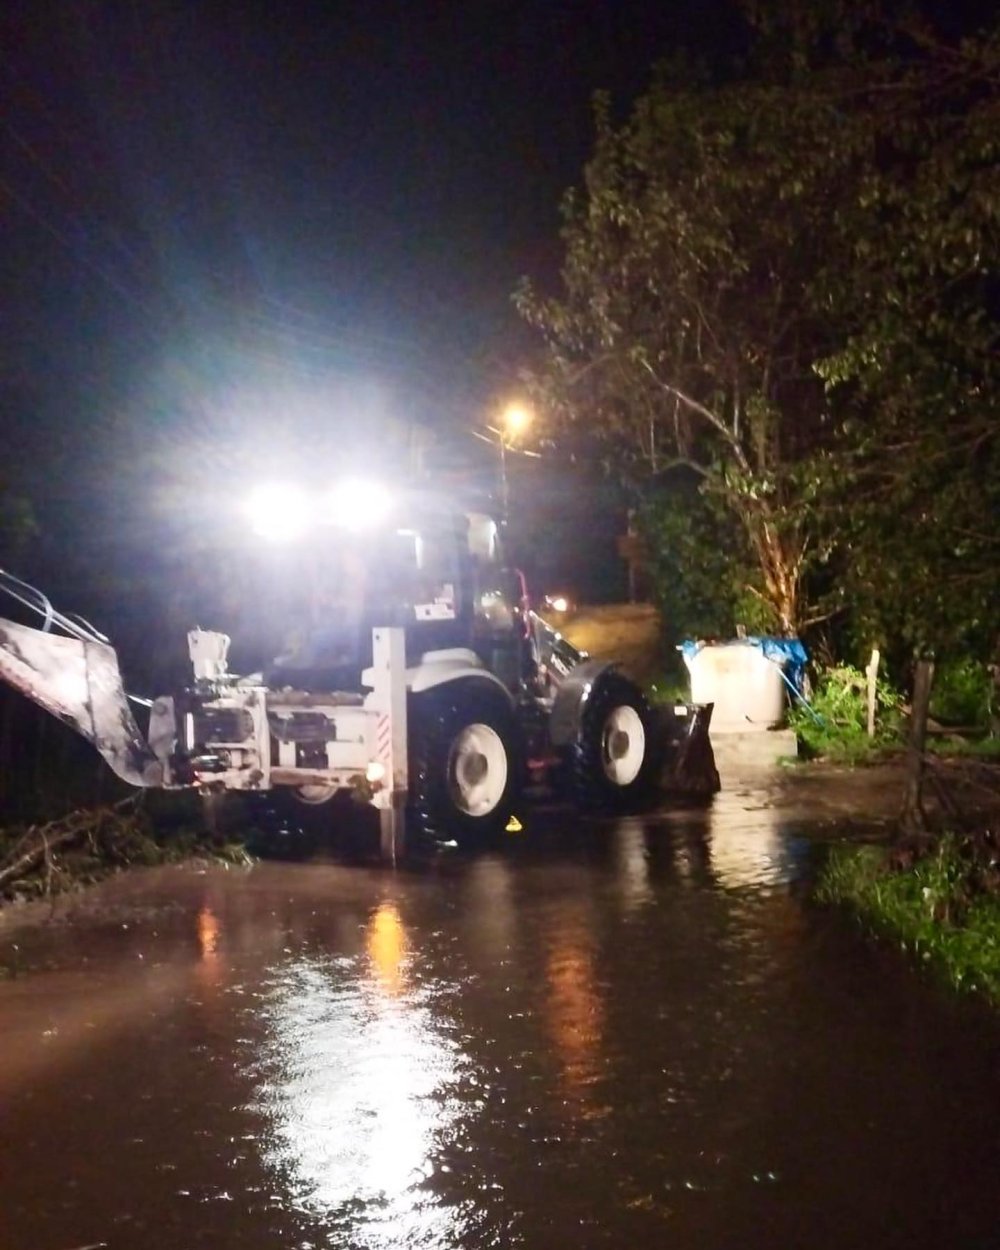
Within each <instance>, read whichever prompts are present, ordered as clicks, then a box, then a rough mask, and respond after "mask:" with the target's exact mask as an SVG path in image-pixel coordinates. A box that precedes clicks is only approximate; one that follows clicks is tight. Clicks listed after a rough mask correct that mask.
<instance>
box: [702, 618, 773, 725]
mask: <svg viewBox="0 0 1000 1250" xmlns="http://www.w3.org/2000/svg"><path fill="white" fill-rule="evenodd" d="M684 662H685V664H686V665H687V667H688V673H689V674H690V677H691V701H692V703H714V704H715V711H714V712H713V713H712V733H713V734H715V733H738V732H739V733H747V732H751V731H753V730H755V729H773V728H774V727H775V726H777V725H780V724H781V723H782V721H783V720H784V718H785V682H784V678H783V677H782V671H781V667H780V665H779V664H778V663H776V662H775V661H774V660H769V659H767V657H766V656H765V655H764V652H763V651H762V649H761V647H760V646H759V645H755V644H754V643H753V642H749V641H744V640H742V639H737V640H734V641H733V642H710V643H704V644H703V645H701V646H700V647H698V648H697V650H691V649H685V651H684Z"/></svg>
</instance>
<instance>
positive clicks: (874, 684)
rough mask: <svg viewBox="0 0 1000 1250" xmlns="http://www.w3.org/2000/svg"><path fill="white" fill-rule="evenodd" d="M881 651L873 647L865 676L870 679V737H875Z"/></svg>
mask: <svg viewBox="0 0 1000 1250" xmlns="http://www.w3.org/2000/svg"><path fill="white" fill-rule="evenodd" d="M879 658H880V657H879V649H878V647H872V658H871V659H870V660H869V661H868V667H867V668H866V669H865V676H866V677H867V678H868V737H869V738H874V737H875V706H876V704H875V696H876V695H877V693H878V662H879Z"/></svg>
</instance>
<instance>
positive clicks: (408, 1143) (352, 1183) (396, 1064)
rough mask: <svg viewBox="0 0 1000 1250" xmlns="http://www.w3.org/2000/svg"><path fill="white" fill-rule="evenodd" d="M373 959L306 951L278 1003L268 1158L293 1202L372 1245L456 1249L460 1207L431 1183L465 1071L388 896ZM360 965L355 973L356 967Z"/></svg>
mask: <svg viewBox="0 0 1000 1250" xmlns="http://www.w3.org/2000/svg"><path fill="white" fill-rule="evenodd" d="M365 938H366V951H365V954H364V956H361V957H359V958H356V959H353V960H340V961H337V962H336V963H335V964H331V962H330V961H328V960H323V959H317V958H307V957H300V958H296V959H295V960H294V961H293V962H291V963H290V964H289V965H287V966H286V967H285V968H284V969H283V970H282V972H281V973H280V976H279V978H278V980H277V981H276V983H275V984H274V986H273V990H272V994H271V996H270V1001H269V1002H268V1004H267V1007H266V1009H265V1014H266V1020H267V1024H268V1027H269V1034H270V1037H269V1042H268V1045H267V1048H266V1053H265V1056H264V1059H263V1062H262V1063H261V1065H260V1092H259V1098H260V1109H261V1110H263V1111H264V1112H265V1114H266V1115H267V1117H268V1119H269V1121H270V1126H271V1135H270V1141H269V1143H268V1145H267V1146H266V1147H265V1158H266V1162H267V1163H268V1164H269V1165H270V1167H272V1168H273V1169H274V1171H275V1173H276V1174H278V1175H279V1176H280V1177H281V1178H282V1183H283V1186H284V1187H285V1188H286V1189H287V1191H288V1193H289V1196H290V1200H291V1204H292V1205H293V1206H294V1207H296V1208H297V1209H298V1210H301V1211H303V1212H304V1213H307V1214H309V1215H311V1216H313V1217H318V1218H319V1219H320V1221H321V1222H323V1223H332V1224H333V1225H334V1226H337V1225H343V1226H345V1227H347V1226H349V1227H350V1228H351V1230H352V1235H356V1236H358V1237H360V1239H361V1240H360V1242H359V1243H358V1244H363V1245H365V1246H372V1247H375V1246H398V1245H401V1244H406V1245H420V1246H437V1245H443V1244H450V1242H449V1238H448V1233H449V1229H450V1227H451V1225H452V1221H453V1213H452V1212H451V1211H450V1210H449V1209H448V1208H447V1207H445V1206H440V1205H438V1204H437V1202H436V1201H435V1198H434V1196H433V1194H432V1193H431V1192H430V1190H429V1189H428V1188H427V1187H426V1182H428V1181H429V1180H430V1179H431V1178H432V1175H433V1164H432V1162H431V1160H432V1156H433V1154H434V1152H435V1147H436V1145H437V1144H438V1143H439V1142H440V1141H441V1140H442V1139H444V1138H446V1137H447V1135H448V1126H449V1123H450V1121H451V1120H452V1118H453V1117H454V1115H455V1113H456V1112H455V1108H456V1104H455V1102H454V1100H453V1099H451V1098H449V1096H448V1089H449V1087H450V1086H453V1085H454V1083H455V1082H456V1081H457V1079H458V1077H459V1074H460V1070H461V1068H462V1062H461V1056H460V1053H459V1051H458V1048H457V1047H456V1045H455V1044H454V1042H453V1041H452V1040H451V1039H450V1038H449V1037H448V1036H447V1034H446V1033H445V1031H444V1030H443V1029H442V1027H441V1025H440V1023H439V1021H438V1020H437V1019H436V1017H435V1014H434V1011H433V1009H432V1006H431V1004H430V1002H429V999H428V995H427V992H426V991H420V990H416V989H414V988H412V987H410V986H408V984H407V959H408V955H407V940H406V933H405V929H404V926H403V921H402V918H401V916H400V913H399V910H398V908H397V907H396V905H395V904H394V903H392V902H382V903H381V904H380V905H379V906H378V907H377V908H376V910H375V911H374V913H373V915H372V917H371V919H370V921H369V924H368V927H367V931H366V935H365ZM345 965H348V966H345Z"/></svg>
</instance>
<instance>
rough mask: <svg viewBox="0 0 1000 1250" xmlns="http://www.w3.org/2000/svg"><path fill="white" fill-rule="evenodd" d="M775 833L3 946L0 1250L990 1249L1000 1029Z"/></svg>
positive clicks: (249, 899) (245, 906)
mask: <svg viewBox="0 0 1000 1250" xmlns="http://www.w3.org/2000/svg"><path fill="white" fill-rule="evenodd" d="M776 797H778V798H780V796H776V795H775V794H774V793H773V792H771V793H766V792H764V791H763V790H756V789H754V788H752V787H751V788H744V789H743V790H742V791H741V790H738V789H737V790H736V791H733V792H730V793H729V794H727V795H724V796H722V797H721V798H720V799H719V800H717V802H716V804H715V806H714V808H713V809H712V811H710V812H708V813H686V814H673V815H668V814H663V815H660V816H657V817H652V818H648V819H644V820H629V821H624V822H622V823H620V824H597V823H594V824H589V825H587V824H584V823H582V822H581V821H580V820H579V818H577V817H573V816H566V815H563V816H559V815H558V814H555V815H553V814H549V815H547V816H543V817H535V818H534V820H533V822H532V823H530V824H529V825H528V828H527V830H526V832H525V833H524V834H521V835H518V836H516V837H512V838H511V839H510V841H509V843H508V844H505V845H504V846H503V847H501V848H498V849H496V850H494V851H491V852H489V853H484V854H480V855H477V856H467V857H456V856H450V857H449V856H444V857H442V858H441V859H439V860H437V861H435V862H434V863H432V864H429V865H427V866H425V867H424V868H422V869H421V870H419V871H407V872H401V873H396V874H393V873H390V872H387V871H383V870H380V869H378V868H373V867H371V866H361V867H359V866H348V865H344V864H338V863H336V862H330V863H320V864H316V863H314V864H302V865H288V864H273V863H271V864H262V865H259V866H257V867H256V868H254V869H252V870H250V871H242V870H241V871H228V872H227V871H223V870H211V871H195V870H192V869H190V868H188V869H181V870H167V871H161V870H157V871H153V872H148V873H137V874H134V875H132V876H131V877H128V878H124V879H121V880H119V881H115V882H109V883H107V884H106V885H104V886H102V887H100V888H99V889H97V890H94V891H92V892H91V893H90V894H89V895H87V896H85V897H84V898H83V899H81V900H79V901H77V902H75V903H74V904H72V905H71V906H70V907H69V908H68V909H64V910H60V911H59V912H57V913H56V915H55V916H54V918H53V919H51V920H49V921H46V922H45V923H32V924H23V923H20V922H19V923H17V924H14V923H13V922H12V921H11V920H10V918H9V917H8V919H7V920H5V921H4V922H3V924H2V926H0V960H2V961H3V963H5V964H6V965H7V966H8V967H9V968H13V969H14V971H15V972H16V973H17V974H18V975H15V976H13V977H12V978H8V979H6V980H5V981H2V982H0V1247H2V1248H3V1250H73V1248H75V1247H83V1246H107V1247H111V1248H114V1250H118V1248H122V1250H130V1248H132V1247H136V1248H137V1250H138V1248H140V1247H141V1248H143V1250H159V1248H161V1247H162V1248H164V1250H166V1248H168V1247H169V1248H170V1250H180V1248H185V1247H197V1246H210V1247H239V1248H240V1250H258V1248H260V1250H263V1248H265V1247H296V1248H301V1250H306V1248H308V1247H327V1246H330V1247H333V1246H336V1247H442V1248H443V1247H503V1246H524V1247H589V1246H609V1247H633V1246H636V1247H638V1246H670V1247H698V1248H699V1250H707V1248H712V1247H782V1248H784V1247H809V1248H810V1250H822V1248H823V1247H837V1250H843V1247H868V1246H871V1247H880V1248H883V1247H896V1246H899V1247H906V1248H907V1250H919V1248H920V1247H935V1248H937V1247H982V1248H983V1250H986V1248H987V1247H995V1246H997V1245H1000V1152H998V1150H997V1146H998V1136H1000V1134H998V1123H1000V1117H998V1108H1000V1064H998V1062H997V1060H998V1058H1000V1024H998V1020H997V1018H996V1017H995V1016H993V1015H991V1014H990V1013H989V1012H988V1011H986V1010H985V1009H984V1008H982V1007H981V1006H977V1005H976V1004H975V1003H970V1002H959V1001H956V1000H953V999H952V998H950V997H949V996H948V995H947V994H946V993H944V992H942V991H941V990H940V989H939V988H937V987H935V986H934V985H933V984H930V983H927V982H925V981H923V980H921V979H920V978H919V977H918V976H915V975H914V974H913V973H912V971H911V969H910V968H909V967H908V966H907V964H906V963H905V961H904V960H903V959H902V958H901V957H899V956H898V955H897V953H895V952H894V951H892V950H887V949H885V948H882V947H876V946H874V945H872V944H871V943H869V942H867V941H865V940H864V938H863V937H862V936H860V935H859V934H858V933H857V932H856V931H855V930H854V929H853V928H852V926H851V925H850V924H849V923H847V922H845V921H844V920H843V919H842V918H840V917H837V916H831V915H829V914H827V913H825V912H823V911H820V910H818V909H817V908H815V907H813V906H812V905H810V904H809V902H808V901H807V899H806V896H805V889H804V887H803V880H804V878H805V877H807V876H808V873H809V871H810V870H811V865H813V864H814V863H815V859H816V855H817V853H821V848H820V851H819V852H817V847H818V846H820V844H821V842H822V840H823V839H824V838H827V837H829V836H831V835H832V833H833V830H832V829H831V828H830V827H829V825H828V823H824V821H823V819H822V818H823V815H824V814H823V812H822V811H820V810H818V809H817V807H816V805H815V804H812V803H809V804H807V805H806V807H804V808H803V807H802V806H801V805H800V806H798V807H796V806H795V805H794V804H789V803H788V802H785V803H784V804H783V805H781V804H779V806H777V807H775V806H772V802H773V800H774V799H775V798H776ZM807 835H808V836H807ZM22 974H23V975H22Z"/></svg>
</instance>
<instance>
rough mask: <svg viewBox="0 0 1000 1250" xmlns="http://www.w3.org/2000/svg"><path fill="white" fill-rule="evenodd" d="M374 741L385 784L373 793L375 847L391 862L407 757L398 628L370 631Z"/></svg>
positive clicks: (397, 850)
mask: <svg viewBox="0 0 1000 1250" xmlns="http://www.w3.org/2000/svg"><path fill="white" fill-rule="evenodd" d="M372 669H373V677H374V685H373V687H372V691H373V694H374V696H375V697H374V700H373V702H374V705H375V708H376V711H377V715H378V724H377V728H376V744H377V750H378V758H379V761H380V763H382V764H383V765H384V766H385V788H384V789H383V790H381V791H379V793H378V794H376V796H375V806H376V807H377V808H378V809H379V849H380V852H381V855H382V858H383V859H386V860H389V861H390V862H391V863H395V862H396V859H397V858H398V857H399V856H401V855H402V854H403V849H404V844H405V837H406V828H405V811H406V796H407V790H408V788H409V757H408V752H407V735H406V635H405V633H404V631H403V630H402V629H375V630H373V631H372Z"/></svg>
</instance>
